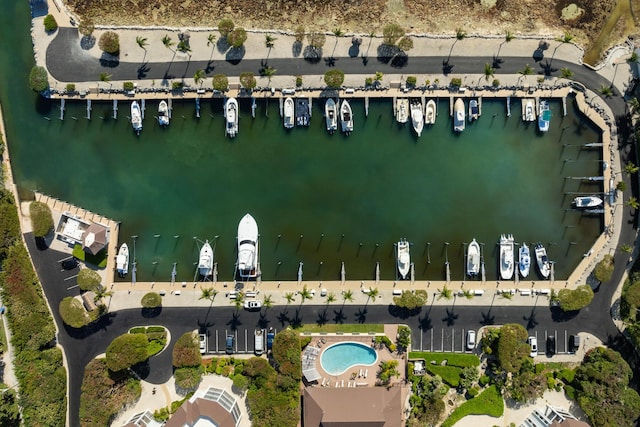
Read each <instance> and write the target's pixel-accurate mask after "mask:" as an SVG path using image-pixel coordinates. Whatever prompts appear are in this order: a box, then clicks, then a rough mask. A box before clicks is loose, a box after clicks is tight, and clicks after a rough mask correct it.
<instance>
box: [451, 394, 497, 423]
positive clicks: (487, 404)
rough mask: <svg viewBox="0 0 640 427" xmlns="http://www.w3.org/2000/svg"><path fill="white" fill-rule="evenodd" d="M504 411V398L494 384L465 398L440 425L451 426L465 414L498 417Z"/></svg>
mask: <svg viewBox="0 0 640 427" xmlns="http://www.w3.org/2000/svg"><path fill="white" fill-rule="evenodd" d="M503 413H504V400H502V396H500V392H499V391H498V389H497V388H496V386H494V385H492V386H490V387H489V388H487V389H486V390H485V391H483V392H482V393H480V395H478V397H475V398H473V399H471V400H467V401H466V402H464V403H463V404H462V405H460V406H459V407H457V408H456V409H455V410H454V411H453V412H452V413H451V415H450V416H449V418H447V419H446V420H445V421H444V423H442V427H451V426H453V425H454V424H455V423H457V422H458V421H460V420H461V419H462V418H464V417H466V416H467V415H489V416H490V417H496V418H497V417H500V416H502V414H503Z"/></svg>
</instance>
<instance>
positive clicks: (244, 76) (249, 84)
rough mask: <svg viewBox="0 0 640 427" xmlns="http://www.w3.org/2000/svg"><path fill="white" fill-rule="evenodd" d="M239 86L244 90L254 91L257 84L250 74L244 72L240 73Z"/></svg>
mask: <svg viewBox="0 0 640 427" xmlns="http://www.w3.org/2000/svg"><path fill="white" fill-rule="evenodd" d="M240 84H241V85H242V87H243V88H245V89H255V88H256V85H257V84H258V82H257V81H256V77H255V76H254V75H253V73H252V72H250V71H245V72H243V73H240Z"/></svg>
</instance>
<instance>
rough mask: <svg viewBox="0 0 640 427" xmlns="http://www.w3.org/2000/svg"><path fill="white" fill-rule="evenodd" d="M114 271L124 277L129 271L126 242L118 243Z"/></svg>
mask: <svg viewBox="0 0 640 427" xmlns="http://www.w3.org/2000/svg"><path fill="white" fill-rule="evenodd" d="M116 271H117V272H118V276H120V277H124V276H126V275H127V273H128V272H129V246H127V244H126V243H123V244H122V245H120V250H118V255H117V256H116Z"/></svg>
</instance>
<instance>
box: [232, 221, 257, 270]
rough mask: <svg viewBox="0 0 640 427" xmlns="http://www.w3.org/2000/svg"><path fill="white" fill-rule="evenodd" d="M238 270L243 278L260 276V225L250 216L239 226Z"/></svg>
mask: <svg viewBox="0 0 640 427" xmlns="http://www.w3.org/2000/svg"><path fill="white" fill-rule="evenodd" d="M237 268H238V272H239V274H240V277H242V278H253V277H257V276H258V224H257V223H256V220H255V219H253V217H252V216H251V215H249V214H246V215H245V216H243V217H242V219H241V220H240V223H239V224H238V264H237Z"/></svg>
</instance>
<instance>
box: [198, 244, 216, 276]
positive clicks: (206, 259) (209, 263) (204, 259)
mask: <svg viewBox="0 0 640 427" xmlns="http://www.w3.org/2000/svg"><path fill="white" fill-rule="evenodd" d="M198 273H200V275H201V276H202V277H204V278H207V277H210V276H212V275H213V249H212V248H211V244H209V241H208V240H207V241H206V242H204V245H202V247H201V248H200V258H199V259H198Z"/></svg>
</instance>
